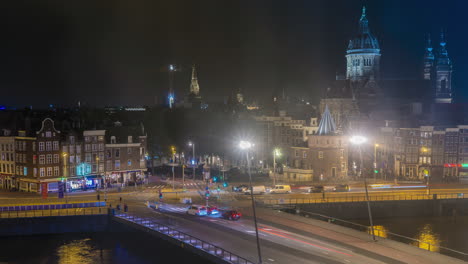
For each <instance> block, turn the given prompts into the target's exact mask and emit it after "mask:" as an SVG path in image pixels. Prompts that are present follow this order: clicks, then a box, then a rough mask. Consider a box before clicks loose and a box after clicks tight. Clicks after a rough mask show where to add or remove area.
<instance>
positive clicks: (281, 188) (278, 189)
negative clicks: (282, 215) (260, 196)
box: [270, 185, 291, 193]
mask: <svg viewBox="0 0 468 264" xmlns="http://www.w3.org/2000/svg"><path fill="white" fill-rule="evenodd" d="M270 193H291V186H290V185H275V188H273V189H271V190H270Z"/></svg>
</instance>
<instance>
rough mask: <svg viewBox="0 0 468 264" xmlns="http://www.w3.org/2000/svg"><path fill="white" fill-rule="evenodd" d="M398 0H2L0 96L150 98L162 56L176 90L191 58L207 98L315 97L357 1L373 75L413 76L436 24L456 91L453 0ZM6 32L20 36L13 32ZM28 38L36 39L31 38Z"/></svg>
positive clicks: (459, 47)
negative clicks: (107, 7)
mask: <svg viewBox="0 0 468 264" xmlns="http://www.w3.org/2000/svg"><path fill="white" fill-rule="evenodd" d="M400 2H401V1H400ZM400 2H399V1H395V2H393V1H392V2H385V3H374V2H371V1H359V2H353V3H349V1H332V3H326V2H321V3H320V4H316V5H312V4H310V3H307V2H296V3H293V4H292V3H287V4H286V3H280V2H273V3H271V4H270V5H261V4H260V3H256V4H252V3H250V4H246V3H238V4H225V3H224V4H222V5H220V6H218V5H215V4H214V3H209V2H205V3H200V4H194V3H188V2H185V1H181V2H178V3H174V4H156V3H152V4H150V5H146V4H145V5H144V6H143V4H141V3H135V4H128V5H124V4H122V5H115V6H113V9H112V10H111V11H109V12H105V11H103V10H104V9H103V8H104V7H103V6H99V5H100V4H95V5H96V6H93V5H90V4H85V3H83V4H77V5H76V6H73V5H65V6H64V8H63V9H57V7H58V6H57V3H56V2H54V1H49V2H47V4H37V5H36V6H30V7H29V9H27V10H29V12H23V13H21V16H15V15H17V14H19V12H20V9H19V6H18V5H17V4H13V3H10V6H9V8H7V9H6V10H10V11H11V12H10V13H11V14H7V15H5V17H3V18H2V19H3V22H4V25H5V28H6V29H8V30H6V38H7V39H8V41H6V42H5V43H3V44H2V45H4V46H3V49H4V50H8V51H9V52H8V53H7V54H5V59H4V64H3V67H2V68H3V69H2V72H3V73H0V85H2V86H3V87H4V89H6V90H8V93H7V97H6V100H7V101H6V102H2V104H4V105H12V106H18V107H21V106H27V105H33V106H35V107H39V106H47V105H49V104H54V105H66V106H70V105H76V103H77V102H78V101H81V102H82V103H88V104H90V105H97V104H105V105H119V104H120V105H136V104H138V105H153V104H154V102H155V98H154V97H155V96H157V97H158V98H159V101H161V102H162V100H163V99H165V96H166V94H167V90H168V88H169V87H168V86H169V85H168V83H169V81H168V79H169V78H168V74H167V72H166V71H165V69H167V67H168V65H169V64H175V65H178V66H179V67H180V66H182V71H181V72H177V73H176V75H175V89H176V97H177V99H179V100H180V99H183V97H184V96H185V95H186V94H187V93H188V91H189V87H190V74H191V65H192V64H193V63H195V64H196V65H197V71H198V75H199V76H198V79H199V83H200V93H201V95H202V96H203V97H204V98H207V99H210V98H218V100H219V101H221V98H223V97H227V96H229V95H231V94H232V93H233V92H235V91H237V90H238V89H242V90H243V91H244V93H245V96H246V98H247V99H252V98H254V99H256V98H259V97H260V95H268V96H270V95H273V94H274V93H275V92H279V91H282V90H283V89H284V90H285V91H286V93H287V94H289V95H291V96H304V97H309V98H310V99H311V100H312V101H314V102H315V103H316V102H318V100H319V98H320V97H323V95H324V92H325V91H326V89H327V87H328V86H329V85H330V83H331V82H332V81H333V80H334V78H335V75H336V73H339V74H343V73H344V70H345V58H344V55H345V52H346V46H347V42H348V41H349V39H350V38H352V36H353V35H354V34H355V33H356V32H357V29H358V28H357V27H358V21H359V17H360V13H361V8H362V6H363V5H366V6H367V10H368V12H367V15H368V18H369V23H370V27H371V31H372V33H373V34H374V35H375V36H376V37H377V39H378V41H379V43H380V45H381V49H382V67H381V71H382V76H383V77H384V78H394V77H398V78H420V77H421V75H422V70H423V69H422V66H423V65H422V62H423V56H424V45H425V39H424V37H425V35H426V34H428V33H430V34H431V35H432V39H433V43H434V44H437V42H438V38H439V33H440V30H441V29H445V30H446V32H447V40H448V41H447V43H448V44H447V47H448V51H449V55H450V57H451V58H452V60H453V62H454V71H455V74H454V77H453V78H454V91H455V96H456V97H457V98H458V99H460V100H458V101H459V102H460V101H464V99H465V97H466V96H465V94H464V93H463V87H464V86H465V81H464V80H463V79H462V78H461V76H463V72H466V70H467V69H466V68H467V66H466V63H465V62H464V61H466V59H465V58H466V57H467V55H466V54H465V53H464V46H466V45H465V44H466V40H465V39H464V38H463V34H462V33H463V31H462V30H461V25H462V23H459V22H458V19H459V18H460V17H461V16H460V15H459V14H457V12H459V10H461V9H462V8H461V7H462V6H463V3H461V1H452V2H449V3H447V4H444V5H442V6H438V7H437V8H436V7H435V5H434V3H435V2H434V1H429V2H428V1H424V2H423V1H413V2H411V3H405V5H402V4H401V3H400ZM181 3H182V4H181ZM140 4H141V5H140ZM179 4H181V5H180V6H181V7H183V8H181V9H180V10H179V9H177V7H178V6H179ZM336 6H338V7H336ZM51 7H55V10H54V8H51ZM143 7H144V9H143ZM421 8H422V10H423V11H422V12H420V11H418V12H417V10H419V9H421ZM45 10H47V12H46V11H45ZM176 10H178V11H176ZM41 11H44V12H43V14H42V15H41V16H39V17H38V16H35V14H37V13H38V12H39V13H41ZM163 11H167V12H163ZM163 13H164V14H163ZM157 14H160V15H161V16H157ZM239 15H242V18H243V19H239V18H238V17H239ZM436 15H437V16H436ZM330 17H333V20H330V19H329V18H330ZM18 31H20V32H24V34H21V35H18V34H14V33H15V32H18ZM34 39H40V40H41V41H39V42H36V43H34V45H32V44H31V43H30V42H31V40H34ZM31 47H33V49H31V50H28V51H27V52H24V51H25V49H28V48H31ZM54 47H55V48H54ZM397 65H398V66H397ZM25 92H26V93H25ZM263 97H265V96H263ZM38 99H39V101H40V103H38Z"/></svg>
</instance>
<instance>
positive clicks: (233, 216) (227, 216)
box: [221, 210, 241, 221]
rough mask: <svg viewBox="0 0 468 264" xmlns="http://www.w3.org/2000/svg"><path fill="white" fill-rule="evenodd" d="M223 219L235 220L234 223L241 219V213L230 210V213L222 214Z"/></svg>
mask: <svg viewBox="0 0 468 264" xmlns="http://www.w3.org/2000/svg"><path fill="white" fill-rule="evenodd" d="M221 217H222V218H224V219H229V220H234V221H237V220H239V219H240V217H241V213H239V212H238V211H236V210H229V211H225V212H223V213H222V214H221Z"/></svg>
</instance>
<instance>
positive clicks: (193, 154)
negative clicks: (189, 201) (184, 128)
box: [188, 141, 197, 180]
mask: <svg viewBox="0 0 468 264" xmlns="http://www.w3.org/2000/svg"><path fill="white" fill-rule="evenodd" d="M188 145H189V147H192V165H193V175H192V178H193V180H195V167H196V166H195V165H196V162H197V161H196V159H195V143H193V142H191V141H190V142H189V143H188Z"/></svg>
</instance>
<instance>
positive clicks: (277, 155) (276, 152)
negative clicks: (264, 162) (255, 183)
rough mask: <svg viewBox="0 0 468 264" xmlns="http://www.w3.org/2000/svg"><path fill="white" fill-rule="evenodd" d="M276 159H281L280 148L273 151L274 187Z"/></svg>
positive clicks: (274, 182)
mask: <svg viewBox="0 0 468 264" xmlns="http://www.w3.org/2000/svg"><path fill="white" fill-rule="evenodd" d="M276 157H278V158H279V157H281V150H280V149H279V148H275V149H274V150H273V186H276Z"/></svg>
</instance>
